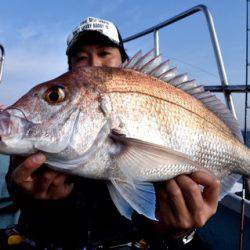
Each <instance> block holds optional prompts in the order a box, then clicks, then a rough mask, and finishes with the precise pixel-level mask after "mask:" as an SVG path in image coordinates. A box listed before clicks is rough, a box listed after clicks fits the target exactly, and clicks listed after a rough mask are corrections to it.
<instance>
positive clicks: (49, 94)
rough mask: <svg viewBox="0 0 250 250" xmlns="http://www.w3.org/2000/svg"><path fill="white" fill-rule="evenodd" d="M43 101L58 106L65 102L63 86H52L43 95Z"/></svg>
mask: <svg viewBox="0 0 250 250" xmlns="http://www.w3.org/2000/svg"><path fill="white" fill-rule="evenodd" d="M43 98H44V100H45V101H46V102H47V103H49V104H58V103H61V102H63V101H64V100H65V90H64V87H63V86H54V87H52V88H49V89H48V90H47V91H46V92H45V93H44V97H43Z"/></svg>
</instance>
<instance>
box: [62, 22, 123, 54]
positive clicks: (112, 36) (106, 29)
mask: <svg viewBox="0 0 250 250" xmlns="http://www.w3.org/2000/svg"><path fill="white" fill-rule="evenodd" d="M86 31H97V32H99V33H101V34H102V35H104V36H105V37H107V38H108V39H109V40H110V41H111V42H113V43H114V44H116V45H118V46H122V47H123V43H122V40H121V36H120V34H119V31H118V29H117V28H116V26H115V25H114V24H113V23H111V22H109V21H107V20H103V19H99V18H95V17H87V18H86V19H85V20H84V21H83V22H81V24H80V25H79V26H78V27H76V28H75V29H74V30H73V32H72V34H70V35H69V36H68V39H67V52H66V54H68V52H69V50H70V48H71V47H72V45H73V44H74V43H75V42H76V41H77V40H78V38H79V35H80V34H82V33H83V32H86Z"/></svg>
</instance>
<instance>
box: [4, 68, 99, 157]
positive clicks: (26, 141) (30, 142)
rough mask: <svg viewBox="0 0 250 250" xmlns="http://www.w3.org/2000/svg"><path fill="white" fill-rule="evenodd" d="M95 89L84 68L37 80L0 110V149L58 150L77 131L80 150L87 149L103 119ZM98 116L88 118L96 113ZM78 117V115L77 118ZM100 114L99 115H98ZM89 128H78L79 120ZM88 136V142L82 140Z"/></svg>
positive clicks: (25, 151)
mask: <svg viewBox="0 0 250 250" xmlns="http://www.w3.org/2000/svg"><path fill="white" fill-rule="evenodd" d="M97 95H98V93H97V92H96V90H95V88H94V87H92V86H91V83H90V81H89V79H88V75H87V76H86V75H85V74H84V70H77V71H75V72H73V71H70V72H67V73H65V74H63V75H62V76H60V77H58V78H56V79H53V80H51V81H48V82H45V83H42V84H39V85H37V86H35V87H34V88H33V89H31V90H30V91H29V92H28V93H27V94H25V95H24V96H23V97H22V98H20V99H19V100H18V101H17V102H16V103H15V104H13V105H11V106H9V107H7V108H6V109H4V110H3V111H1V112H0V152H1V153H5V154H22V155H27V154H30V153H34V152H37V151H43V152H48V153H59V152H62V151H63V150H65V149H66V148H67V147H68V146H69V144H70V143H71V141H72V139H73V138H74V141H76V137H77V135H79V134H80V137H81V138H82V142H83V143H82V144H83V145H82V146H81V150H82V151H84V150H87V147H88V145H89V143H91V141H93V140H94V139H93V140H91V138H95V136H96V135H95V128H97V129H96V134H97V133H98V128H99V127H100V126H101V125H98V122H101V123H102V122H103V116H102V115H101V116H100V113H101V112H100V110H99V108H98V106H99V104H98V98H97ZM96 112H97V113H99V116H98V114H97V119H92V118H91V119H90V118H89V117H90V116H91V117H93V116H94V115H95V113H96ZM79 117H81V119H80V118H79ZM98 118H100V119H98ZM80 121H81V123H84V122H85V121H86V122H87V123H89V122H91V123H92V124H85V125H86V126H87V127H88V128H91V129H89V130H84V129H83V130H81V131H80V129H79V128H81V127H83V126H79V122H80ZM84 140H86V141H87V140H88V143H84Z"/></svg>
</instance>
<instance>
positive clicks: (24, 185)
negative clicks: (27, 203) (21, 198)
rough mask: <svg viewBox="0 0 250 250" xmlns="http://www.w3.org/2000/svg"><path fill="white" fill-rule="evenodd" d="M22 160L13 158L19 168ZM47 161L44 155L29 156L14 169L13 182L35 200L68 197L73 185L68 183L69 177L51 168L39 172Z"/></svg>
mask: <svg viewBox="0 0 250 250" xmlns="http://www.w3.org/2000/svg"><path fill="white" fill-rule="evenodd" d="M20 160H22V161H23V158H21V157H13V163H14V166H18V165H19V164H20ZM45 161H46V157H45V156H44V155H43V154H42V153H37V154H34V155H31V156H29V157H28V158H26V159H25V160H24V161H23V162H22V163H21V164H20V165H19V166H18V167H17V168H15V169H14V171H13V172H12V175H11V181H12V182H14V184H15V185H16V186H18V187H19V188H21V189H22V190H23V191H25V192H27V193H29V194H30V195H31V196H32V197H33V198H35V199H42V200H57V199H62V198H65V197H67V196H68V195H69V194H70V193H71V191H72V189H73V184H70V185H69V184H67V183H66V178H67V175H65V174H62V173H59V172H56V171H54V170H51V169H49V168H46V169H45V170H44V171H40V172H39V170H41V169H39V168H40V167H41V166H42V164H43V163H44V162H45ZM38 169H39V170H38ZM36 170H38V171H36Z"/></svg>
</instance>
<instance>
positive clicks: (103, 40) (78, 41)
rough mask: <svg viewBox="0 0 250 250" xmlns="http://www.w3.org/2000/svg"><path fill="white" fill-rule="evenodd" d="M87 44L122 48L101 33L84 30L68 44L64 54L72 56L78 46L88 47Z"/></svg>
mask: <svg viewBox="0 0 250 250" xmlns="http://www.w3.org/2000/svg"><path fill="white" fill-rule="evenodd" d="M89 44H102V45H106V46H112V47H120V48H122V47H123V46H122V45H120V44H119V43H117V42H115V41H113V40H111V39H110V38H109V37H108V36H106V35H104V34H102V33H101V32H98V31H94V30H85V31H83V32H81V33H79V35H78V36H76V37H75V38H74V39H73V40H72V42H71V44H69V46H68V48H67V52H66V54H67V55H69V54H72V52H73V51H74V50H75V48H77V47H78V46H79V45H81V46H82V45H89Z"/></svg>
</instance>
